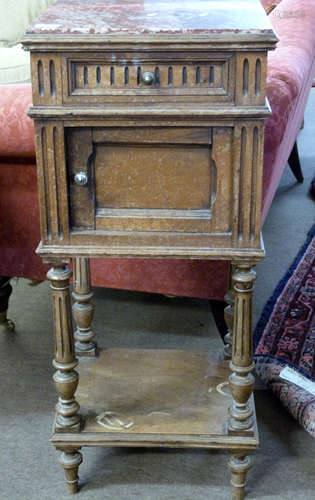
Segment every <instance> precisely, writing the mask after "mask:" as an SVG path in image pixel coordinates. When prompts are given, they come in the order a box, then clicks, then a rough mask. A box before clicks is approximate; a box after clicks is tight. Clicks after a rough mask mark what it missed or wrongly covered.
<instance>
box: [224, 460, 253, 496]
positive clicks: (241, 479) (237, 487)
mask: <svg viewBox="0 0 315 500" xmlns="http://www.w3.org/2000/svg"><path fill="white" fill-rule="evenodd" d="M251 465H252V462H251V458H250V457H249V456H246V455H244V452H243V454H242V453H235V452H231V456H230V458H229V461H228V467H229V469H230V471H231V476H232V477H231V485H232V500H243V498H244V494H245V484H246V475H247V472H248V471H249V469H250V468H251Z"/></svg>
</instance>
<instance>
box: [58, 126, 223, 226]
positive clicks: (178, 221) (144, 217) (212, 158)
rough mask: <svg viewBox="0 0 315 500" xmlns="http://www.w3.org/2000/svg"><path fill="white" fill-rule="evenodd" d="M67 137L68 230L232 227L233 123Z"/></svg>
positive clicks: (75, 132)
mask: <svg viewBox="0 0 315 500" xmlns="http://www.w3.org/2000/svg"><path fill="white" fill-rule="evenodd" d="M66 138H67V151H68V153H67V156H68V171H69V185H70V214H71V215H70V217H71V228H72V230H84V229H92V230H95V231H124V232H125V231H126V232H128V231H141V232H142V231H154V232H189V233H197V232H198V233H212V232H216V233H217V232H228V231H230V226H231V224H230V219H231V217H230V207H231V191H232V188H231V175H232V174H231V172H232V160H231V151H232V129H231V128H230V127H214V128H211V127H190V128H187V127H146V128H142V127H134V128H129V129H127V128H113V127H97V128H84V127H82V128H74V129H72V128H69V129H67V130H66ZM78 174H81V177H82V178H83V179H85V181H86V183H85V184H82V185H80V184H78V183H77V182H76V180H78ZM79 178H80V177H79Z"/></svg>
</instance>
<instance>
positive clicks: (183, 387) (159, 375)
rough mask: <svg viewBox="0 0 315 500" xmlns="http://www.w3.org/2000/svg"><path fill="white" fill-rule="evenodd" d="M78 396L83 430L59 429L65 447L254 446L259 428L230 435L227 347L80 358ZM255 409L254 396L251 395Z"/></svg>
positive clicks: (116, 352)
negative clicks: (228, 424) (212, 349)
mask: <svg viewBox="0 0 315 500" xmlns="http://www.w3.org/2000/svg"><path fill="white" fill-rule="evenodd" d="M78 371H79V375H80V382H79V386H78V390H77V392H76V399H77V401H78V402H79V404H80V406H81V414H82V417H83V421H82V429H81V432H77V431H76V432H55V433H54V435H53V436H52V439H51V441H52V443H53V444H54V445H55V446H56V447H58V446H60V447H62V446H147V447H151V446H164V447H185V448H194V447H196V448H225V449H230V450H232V449H234V448H235V449H240V448H242V449H246V450H250V449H253V448H256V447H257V446H258V433H257V427H256V420H255V412H254V426H253V428H252V429H251V430H249V431H246V432H243V433H242V435H240V436H238V435H235V433H233V435H229V432H228V427H227V421H228V408H229V406H230V404H231V401H232V397H231V394H230V391H229V385H228V377H229V366H228V363H227V362H226V361H223V359H222V354H221V352H220V353H218V352H204V351H188V350H153V349H152V350H151V349H104V350H102V351H101V352H100V353H99V356H98V357H97V358H95V359H81V360H80V363H79V369H78ZM251 405H252V407H253V411H254V400H253V397H252V398H251Z"/></svg>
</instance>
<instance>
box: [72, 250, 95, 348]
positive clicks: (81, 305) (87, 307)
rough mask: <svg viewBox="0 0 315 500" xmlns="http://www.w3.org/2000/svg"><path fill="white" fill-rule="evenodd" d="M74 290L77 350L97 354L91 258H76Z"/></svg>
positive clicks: (73, 310) (73, 307) (73, 308)
mask: <svg viewBox="0 0 315 500" xmlns="http://www.w3.org/2000/svg"><path fill="white" fill-rule="evenodd" d="M73 274H74V284H73V287H74V290H73V293H72V296H73V298H74V300H75V302H74V303H73V306H72V313H73V317H74V319H75V322H76V325H77V327H76V330H75V332H74V338H75V350H76V354H77V355H78V356H95V353H96V343H95V342H93V341H92V339H93V337H94V333H93V331H92V330H91V323H92V319H93V314H94V305H93V303H92V297H93V292H92V291H91V279H90V259H88V258H86V257H77V258H75V259H74V268H73Z"/></svg>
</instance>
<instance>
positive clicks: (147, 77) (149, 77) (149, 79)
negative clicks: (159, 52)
mask: <svg viewBox="0 0 315 500" xmlns="http://www.w3.org/2000/svg"><path fill="white" fill-rule="evenodd" d="M153 82H154V73H152V72H151V71H145V72H144V73H143V74H142V83H144V84H145V85H151V83H153Z"/></svg>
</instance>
